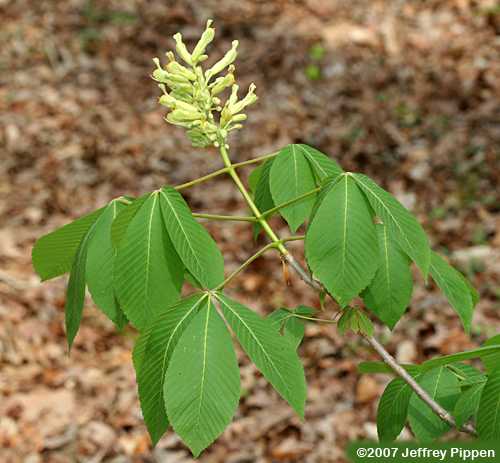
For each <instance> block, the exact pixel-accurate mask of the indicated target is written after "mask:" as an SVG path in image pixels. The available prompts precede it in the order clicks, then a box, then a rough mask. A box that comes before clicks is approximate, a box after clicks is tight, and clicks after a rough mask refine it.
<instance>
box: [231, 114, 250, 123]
mask: <svg viewBox="0 0 500 463" xmlns="http://www.w3.org/2000/svg"><path fill="white" fill-rule="evenodd" d="M246 120H247V115H246V114H235V115H234V116H233V117H232V118H231V122H243V121H246Z"/></svg>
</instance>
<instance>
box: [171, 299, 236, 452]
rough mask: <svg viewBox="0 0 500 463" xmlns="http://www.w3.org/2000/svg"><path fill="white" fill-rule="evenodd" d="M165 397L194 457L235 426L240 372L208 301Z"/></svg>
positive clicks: (179, 352) (184, 340)
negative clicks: (230, 427)
mask: <svg viewBox="0 0 500 463" xmlns="http://www.w3.org/2000/svg"><path fill="white" fill-rule="evenodd" d="M163 396H164V399H165V406H166V409H167V415H168V417H169V419H170V421H171V423H172V426H173V428H174V430H175V432H176V433H177V434H178V435H179V436H180V437H181V438H182V440H183V441H184V442H185V443H186V444H187V446H188V447H189V448H190V449H191V451H192V452H193V455H194V456H195V457H197V456H198V455H199V454H200V452H201V451H202V450H203V449H205V448H206V447H207V446H208V445H210V444H211V443H212V442H213V441H214V440H215V439H216V438H217V437H218V436H219V435H220V434H221V433H222V432H223V431H224V429H225V428H226V426H227V425H228V424H229V423H230V422H231V419H232V417H233V415H234V412H235V410H236V407H237V406H238V401H239V399H240V372H239V368H238V361H237V359H236V354H235V352H234V348H233V344H232V339H231V335H230V333H229V331H228V330H227V328H226V325H225V323H224V321H223V320H222V319H221V317H220V316H219V314H218V313H217V311H216V309H215V307H214V305H213V303H212V301H211V298H210V297H208V298H207V299H206V300H205V301H204V303H203V307H202V309H201V310H200V311H199V312H198V313H197V314H196V315H195V316H194V317H193V319H192V321H191V322H190V323H189V325H188V327H187V328H186V329H185V330H184V333H183V334H182V335H181V337H180V339H179V341H178V343H177V346H176V348H175V350H174V352H173V354H172V358H171V359H170V365H169V366H168V369H167V376H166V380H165V383H164V393H163Z"/></svg>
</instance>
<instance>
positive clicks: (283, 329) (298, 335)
mask: <svg viewBox="0 0 500 463" xmlns="http://www.w3.org/2000/svg"><path fill="white" fill-rule="evenodd" d="M313 313H314V309H312V308H311V307H306V306H303V305H301V306H299V307H297V308H295V309H285V308H281V309H276V310H275V311H274V312H272V313H270V314H269V315H268V316H267V319H268V320H271V321H272V323H273V324H274V325H275V327H276V329H277V330H278V331H279V333H280V334H281V335H282V336H284V337H285V338H287V339H288V340H289V341H290V342H291V343H292V344H293V345H294V346H295V348H296V349H297V348H298V347H299V345H300V343H301V342H302V339H303V337H304V331H305V322H306V320H305V319H303V318H299V317H296V316H295V315H300V316H305V317H310V316H311V315H312V314H313Z"/></svg>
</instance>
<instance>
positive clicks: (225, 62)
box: [205, 40, 238, 81]
mask: <svg viewBox="0 0 500 463" xmlns="http://www.w3.org/2000/svg"><path fill="white" fill-rule="evenodd" d="M237 48H238V41H237V40H233V42H232V46H231V49H230V50H229V51H228V52H227V53H226V54H225V55H224V56H223V57H222V58H221V59H220V60H219V61H217V62H216V63H215V64H214V65H213V66H212V67H211V68H210V69H209V70H208V71H207V72H206V73H205V76H206V78H207V81H208V80H210V78H211V77H212V76H214V75H216V74H218V73H219V72H221V71H222V70H224V69H225V68H226V67H227V66H229V65H230V64H232V63H233V62H234V60H235V59H236V56H238V52H237V51H236V49H237Z"/></svg>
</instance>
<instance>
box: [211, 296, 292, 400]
mask: <svg viewBox="0 0 500 463" xmlns="http://www.w3.org/2000/svg"><path fill="white" fill-rule="evenodd" d="M216 297H217V300H218V301H219V302H220V303H221V304H224V305H225V306H226V307H227V308H228V309H229V310H230V311H231V312H232V313H233V314H234V316H235V317H236V318H238V320H239V321H240V322H241V323H242V325H244V326H245V328H246V329H247V330H248V332H249V333H250V334H251V336H252V337H253V339H255V342H256V343H257V344H258V345H259V346H260V348H261V350H262V352H263V353H264V355H265V356H266V358H267V359H268V361H269V363H270V364H271V365H272V367H273V369H274V370H275V372H276V374H277V375H278V376H279V378H280V380H281V382H282V383H283V384H284V385H285V388H286V390H287V391H288V393H290V392H291V391H290V388H289V387H288V384H287V382H286V381H285V380H284V378H283V376H282V375H281V373H280V371H279V369H278V368H277V367H276V365H275V364H274V362H273V360H272V358H271V357H270V356H269V354H268V353H267V351H266V350H265V349H264V346H263V345H262V343H261V342H260V340H259V338H258V337H257V336H255V334H254V332H253V330H252V329H251V328H250V326H248V324H247V323H246V322H245V321H244V320H243V319H242V318H241V317H240V315H239V314H238V313H237V312H235V311H234V310H233V309H232V308H231V307H230V306H229V305H228V304H227V303H226V302H224V301H223V300H222V299H221V298H220V297H218V296H216Z"/></svg>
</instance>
